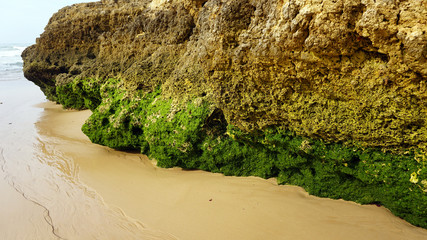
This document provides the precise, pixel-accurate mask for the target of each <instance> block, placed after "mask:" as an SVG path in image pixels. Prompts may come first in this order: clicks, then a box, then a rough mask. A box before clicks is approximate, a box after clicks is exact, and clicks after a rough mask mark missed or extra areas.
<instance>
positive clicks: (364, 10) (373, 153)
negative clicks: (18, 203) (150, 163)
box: [23, 0, 427, 227]
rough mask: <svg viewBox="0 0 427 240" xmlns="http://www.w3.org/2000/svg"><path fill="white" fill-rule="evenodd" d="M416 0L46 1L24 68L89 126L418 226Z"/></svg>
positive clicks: (96, 138)
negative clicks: (378, 208) (51, 6)
mask: <svg viewBox="0 0 427 240" xmlns="http://www.w3.org/2000/svg"><path fill="white" fill-rule="evenodd" d="M426 32H427V5H426V4H425V2H424V1H398V0H334V1H330V0H321V1H309V0H285V1H279V0H168V1H166V0H153V1H150V0H115V1H99V2H94V3H84V4H76V5H73V6H70V7H66V8H64V9H61V10H60V11H59V12H58V13H56V14H55V15H54V16H53V17H52V18H51V20H50V21H49V24H48V25H47V27H46V29H45V32H44V33H43V34H42V35H41V36H40V38H39V39H37V43H36V44H35V45H33V46H31V47H29V48H28V49H26V50H25V51H24V53H23V59H24V73H25V76H26V77H27V78H28V79H29V80H31V81H33V82H35V83H36V84H37V85H39V86H40V88H41V89H42V90H43V91H44V93H45V94H46V96H47V97H48V98H49V99H51V100H54V101H57V102H59V103H61V104H63V105H64V106H65V107H72V108H78V109H81V108H90V109H91V110H92V111H93V115H92V116H91V117H90V119H88V121H87V122H86V124H85V125H84V126H83V131H84V132H85V133H86V134H87V135H88V136H89V138H90V139H91V140H92V141H93V142H95V143H99V144H103V145H107V146H110V147H113V148H118V149H129V148H131V149H140V150H141V151H142V152H143V153H145V154H148V155H149V156H151V157H152V158H155V159H156V160H157V161H158V165H159V166H163V167H172V166H181V167H184V168H188V169H204V170H208V171H213V172H222V173H225V174H228V175H243V176H248V175H255V176H260V177H265V178H267V177H277V178H278V181H279V182H280V183H284V184H296V185H300V186H303V187H304V188H306V189H307V191H308V192H310V193H311V194H316V195H318V196H324V197H332V198H344V199H348V200H353V201H357V202H360V203H375V204H383V205H385V206H386V207H388V208H389V209H390V210H391V211H392V212H393V213H395V214H396V215H398V216H401V217H403V218H405V219H406V220H408V221H410V222H411V223H413V224H415V225H418V226H422V227H427V224H426V223H427V195H426V194H427V193H426V191H427V168H426V166H425V165H426V162H427V160H426V147H427V115H426V112H427V105H426V97H427V89H426V80H427V61H426V58H427V33H426Z"/></svg>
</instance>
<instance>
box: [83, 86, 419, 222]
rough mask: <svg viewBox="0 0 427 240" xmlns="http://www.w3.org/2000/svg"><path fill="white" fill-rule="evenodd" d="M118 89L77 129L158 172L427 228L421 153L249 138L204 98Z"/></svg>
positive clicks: (265, 133) (107, 89)
mask: <svg viewBox="0 0 427 240" xmlns="http://www.w3.org/2000/svg"><path fill="white" fill-rule="evenodd" d="M120 86H121V87H120ZM123 88H124V86H123V83H120V81H118V80H114V79H109V80H108V81H106V83H104V84H103V86H102V87H101V88H100V91H101V94H100V96H101V97H102V102H101V104H100V105H99V106H98V107H97V108H96V109H94V111H93V114H92V116H91V117H90V118H89V119H88V120H87V121H86V123H85V125H84V126H83V128H82V129H83V132H84V133H85V134H86V135H88V136H89V138H90V139H91V140H92V141H93V142H95V143H99V144H102V145H106V146H109V147H112V148H116V149H137V150H140V151H141V152H142V153H145V154H147V155H149V156H150V157H151V158H153V159H156V160H157V164H158V166H161V167H174V166H180V167H182V168H185V169H201V170H206V171H211V172H218V173H224V174H225V175H235V176H259V177H262V178H271V177H276V178H277V180H278V182H279V183H280V184H292V185H298V186H301V187H304V188H305V189H306V190H307V191H308V192H309V193H310V194H313V195H317V196H321V197H329V198H336V199H338V198H342V199H345V200H352V201H356V202H358V203H362V204H381V205H384V206H385V207H387V208H388V209H390V210H391V211H392V212H393V213H394V214H396V215H397V216H400V217H402V218H404V219H406V220H407V221H409V222H411V223H412V224H415V225H417V226H421V227H424V228H425V227H427V225H426V223H427V194H426V192H427V184H426V181H427V180H426V179H427V168H426V166H425V165H426V163H427V162H426V161H425V159H423V156H424V155H423V154H422V153H420V152H419V151H418V150H408V151H406V152H391V151H384V150H382V149H380V148H366V147H363V146H355V145H346V144H343V143H328V142H325V141H323V140H320V139H310V138H306V137H302V136H298V135H297V134H295V133H292V132H290V131H289V130H285V129H283V128H281V127H277V126H276V127H274V126H271V127H269V128H266V129H264V130H262V131H261V130H260V131H254V132H250V133H249V132H245V131H242V130H240V129H239V128H236V127H234V126H232V125H230V124H228V123H227V121H226V120H225V117H224V114H223V113H222V111H221V110H220V109H217V108H214V105H213V104H211V103H209V102H207V101H205V100H204V99H203V98H202V97H198V98H194V99H192V100H189V101H187V102H185V103H177V102H174V101H173V100H172V99H170V98H165V97H164V96H163V95H162V91H161V88H157V89H156V90H155V91H153V92H144V91H142V90H137V91H136V92H134V93H133V94H129V92H128V91H125V90H123Z"/></svg>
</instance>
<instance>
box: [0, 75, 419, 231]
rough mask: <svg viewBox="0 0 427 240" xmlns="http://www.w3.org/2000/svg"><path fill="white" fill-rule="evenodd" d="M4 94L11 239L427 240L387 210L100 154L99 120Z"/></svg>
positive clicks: (15, 85)
mask: <svg viewBox="0 0 427 240" xmlns="http://www.w3.org/2000/svg"><path fill="white" fill-rule="evenodd" d="M1 84H2V86H0V91H1V94H2V95H1V96H2V97H3V96H5V97H4V98H2V100H0V101H2V102H3V104H1V105H0V109H1V111H2V112H1V113H2V114H1V117H0V120H1V121H0V123H1V125H0V128H1V129H0V131H1V134H2V136H7V137H2V139H1V140H0V141H1V142H0V147H1V149H2V158H1V159H0V160H1V162H2V164H1V166H2V171H1V172H0V174H1V181H0V188H1V191H2V193H3V194H2V195H1V197H0V213H1V216H2V217H1V219H0V223H1V224H0V235H1V238H2V239H59V238H63V239H426V238H427V231H426V230H424V229H421V228H417V227H414V226H412V225H410V224H408V223H407V222H405V221H403V220H401V219H399V218H397V217H395V216H393V215H392V214H391V213H390V212H389V211H388V210H387V209H385V208H383V207H377V206H375V205H369V206H361V205H358V204H356V203H352V202H347V201H343V200H331V199H322V198H318V197H314V196H309V195H308V194H307V193H306V192H305V191H304V190H303V189H301V188H299V187H294V186H279V185H277V184H276V181H275V179H269V180H264V179H260V178H255V177H245V178H243V177H226V176H223V175H221V174H212V173H207V172H202V171H183V170H181V169H179V168H173V169H161V168H157V167H156V166H155V162H154V161H152V160H150V159H148V158H147V157H146V156H143V155H141V154H138V153H129V152H120V151H115V150H112V149H109V148H107V147H103V146H99V145H95V144H92V143H91V142H90V141H89V140H88V138H87V137H86V136H85V135H84V134H83V133H82V132H81V130H80V127H81V125H82V124H83V122H84V121H85V119H87V118H88V117H89V115H90V114H91V112H90V111H70V110H63V109H62V107H61V106H59V105H56V104H54V103H51V102H45V101H43V96H41V93H39V92H38V89H37V87H35V86H34V85H32V84H30V83H27V82H24V81H15V82H1ZM14 89H15V90H14ZM23 92H24V94H23ZM18 93H19V94H18ZM3 99H7V101H5V100H3ZM36 103H39V104H36Z"/></svg>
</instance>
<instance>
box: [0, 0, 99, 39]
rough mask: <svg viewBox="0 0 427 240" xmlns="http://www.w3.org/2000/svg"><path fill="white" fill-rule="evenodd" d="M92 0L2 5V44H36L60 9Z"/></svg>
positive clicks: (28, 0)
mask: <svg viewBox="0 0 427 240" xmlns="http://www.w3.org/2000/svg"><path fill="white" fill-rule="evenodd" d="M84 2H97V1H93V0H92V1H91V0H56V1H52V0H50V1H49V0H39V1H33V0H16V1H7V2H3V3H1V4H0V6H1V8H0V44H20V45H22V44H25V45H31V44H35V43H36V39H37V38H38V37H40V34H42V33H43V31H44V28H45V27H46V25H47V23H48V22H49V19H50V18H51V17H52V15H53V14H54V13H56V12H58V10H59V9H61V8H63V7H66V6H69V5H72V4H75V3H84Z"/></svg>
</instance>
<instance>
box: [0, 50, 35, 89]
mask: <svg viewBox="0 0 427 240" xmlns="http://www.w3.org/2000/svg"><path fill="white" fill-rule="evenodd" d="M28 45H29V44H5V43H0V81H13V80H24V75H23V72H22V66H23V61H22V58H21V54H22V52H23V51H24V49H25V48H26V47H27V46H28Z"/></svg>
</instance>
